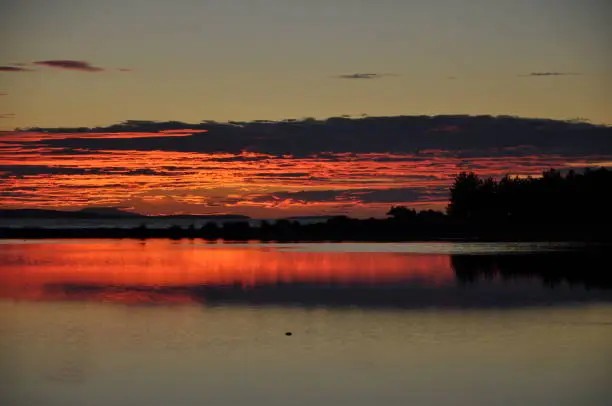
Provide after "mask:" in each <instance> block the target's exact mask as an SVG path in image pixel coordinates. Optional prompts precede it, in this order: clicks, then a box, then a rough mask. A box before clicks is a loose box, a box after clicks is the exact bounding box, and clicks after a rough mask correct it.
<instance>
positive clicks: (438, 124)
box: [22, 115, 612, 172]
mask: <svg viewBox="0 0 612 406" xmlns="http://www.w3.org/2000/svg"><path fill="white" fill-rule="evenodd" d="M451 127H452V128H455V129H456V130H457V131H436V129H438V130H439V129H440V128H451ZM180 128H192V129H206V130H208V132H206V133H194V134H192V135H189V136H184V137H171V136H164V135H162V134H160V135H156V136H151V137H143V138H125V137H124V138H95V139H94V138H85V137H83V138H79V134H88V133H90V132H96V133H101V132H103V133H126V132H146V133H159V132H160V131H164V130H170V129H180ZM30 130H31V131H37V132H43V131H44V132H47V133H66V134H69V135H70V137H68V138H66V139H53V140H46V141H39V142H27V140H26V142H24V143H23V144H22V145H29V144H30V145H32V144H36V145H45V146H50V147H60V148H71V149H90V150H91V149H93V150H122V151H125V150H142V151H156V150H157V151H175V152H199V153H219V152H223V153H231V154H240V153H241V152H243V151H247V152H252V153H257V154H261V155H236V156H233V157H223V156H221V157H217V158H216V159H215V161H216V162H225V161H228V162H232V161H245V162H256V161H262V162H264V161H266V160H268V159H269V156H270V155H274V156H276V157H283V156H287V157H307V156H312V155H315V154H316V155H318V156H321V157H323V156H322V155H321V154H324V153H327V154H328V155H327V158H325V159H329V160H335V159H336V158H337V157H336V155H337V154H344V155H346V154H364V153H376V154H379V155H378V156H373V157H372V159H379V160H381V161H385V160H394V159H400V158H401V157H400V158H396V157H394V155H393V154H413V155H414V156H417V157H419V158H423V159H425V158H427V157H432V156H440V155H444V154H446V155H449V154H450V155H453V154H455V155H456V154H467V155H464V156H499V155H501V156H505V155H519V156H525V155H534V154H535V155H537V154H546V153H549V154H561V155H567V156H575V155H586V154H612V127H610V126H603V125H593V124H589V123H585V122H579V121H559V120H550V119H536V118H520V117H512V116H466V115H453V116H450V115H446V116H395V117H363V118H345V117H332V118H328V119H324V120H302V121H297V120H296V121H291V122H289V121H278V122H269V121H266V122H260V121H253V122H240V123H217V122H210V121H208V122H202V123H200V124H188V123H180V122H155V121H142V120H139V121H136V120H132V121H127V122H124V123H121V124H115V125H111V126H108V127H96V128H78V129H74V128H38V127H37V128H31V129H30ZM323 158H324V157H323ZM292 172H293V171H292Z"/></svg>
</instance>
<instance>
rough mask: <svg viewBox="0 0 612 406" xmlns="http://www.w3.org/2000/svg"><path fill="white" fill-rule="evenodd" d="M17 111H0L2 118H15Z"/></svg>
mask: <svg viewBox="0 0 612 406" xmlns="http://www.w3.org/2000/svg"><path fill="white" fill-rule="evenodd" d="M14 117H15V113H0V119H5V118H14Z"/></svg>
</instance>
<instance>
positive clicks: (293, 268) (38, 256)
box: [0, 240, 454, 302]
mask: <svg viewBox="0 0 612 406" xmlns="http://www.w3.org/2000/svg"><path fill="white" fill-rule="evenodd" d="M0 263H1V264H2V270H1V271H0V297H1V298H9V299H22V300H23V299H31V300H47V299H49V300H52V299H58V298H61V297H58V293H57V290H54V289H53V288H54V287H57V286H60V287H61V286H89V287H94V288H95V287H99V288H101V289H102V290H104V289H105V288H108V287H113V288H119V289H121V288H124V290H119V291H110V293H109V291H108V290H107V291H106V292H104V293H103V294H101V293H100V291H98V292H95V290H93V291H92V292H91V293H90V294H89V295H88V297H87V298H86V299H88V300H104V301H118V302H146V301H178V302H181V301H185V300H187V298H185V297H181V296H180V295H178V296H174V297H172V296H170V297H167V296H166V297H164V298H160V297H152V296H151V295H155V292H154V291H153V293H151V292H152V290H151V289H155V288H165V287H169V288H175V287H186V288H189V287H193V286H201V285H207V286H219V287H221V286H236V285H238V286H242V287H243V288H245V289H247V288H249V287H253V286H261V285H276V284H280V283H283V284H285V283H314V284H338V285H350V284H366V285H375V284H392V283H400V282H414V283H418V284H419V285H435V286H439V285H445V284H448V283H451V282H452V281H453V280H454V273H453V270H452V267H451V262H450V256H448V255H429V254H428V255H422V254H401V253H371V252H302V251H293V250H285V249H283V248H277V247H270V246H266V245H258V244H253V245H250V246H232V245H213V244H203V243H202V244H200V243H190V242H172V241H168V240H157V241H155V240H154V241H148V242H138V241H129V240H125V241H112V240H108V241H83V242H75V241H72V242H56V243H19V242H16V243H8V244H2V245H0ZM125 289H128V290H132V292H131V293H126V292H125ZM81 294H82V293H81ZM60 296H61V295H60Z"/></svg>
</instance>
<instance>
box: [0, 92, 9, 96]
mask: <svg viewBox="0 0 612 406" xmlns="http://www.w3.org/2000/svg"><path fill="white" fill-rule="evenodd" d="M0 96H8V93H6V92H0Z"/></svg>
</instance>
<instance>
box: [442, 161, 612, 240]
mask: <svg viewBox="0 0 612 406" xmlns="http://www.w3.org/2000/svg"><path fill="white" fill-rule="evenodd" d="M447 213H448V215H449V217H450V219H451V220H452V221H454V222H455V223H456V224H459V225H468V226H479V227H483V226H485V227H501V228H504V229H506V228H508V227H509V226H512V227H513V228H516V227H522V228H524V227H533V226H543V225H546V226H561V227H571V226H577V225H589V226H597V225H602V224H608V225H609V224H610V223H612V171H610V170H608V169H606V168H599V169H596V170H591V169H586V170H585V171H584V172H583V173H576V172H574V171H569V172H568V173H567V174H566V175H565V176H563V175H562V174H561V173H560V172H559V171H557V170H554V169H551V170H549V171H546V172H544V173H543V174H542V177H538V178H532V177H528V178H521V177H510V176H505V177H503V178H502V179H500V180H499V181H496V180H494V179H492V178H487V179H481V178H479V177H478V176H477V175H476V174H474V173H472V172H470V173H467V172H463V173H460V174H459V175H458V176H457V177H456V178H455V182H454V184H453V186H452V187H451V189H450V204H449V205H448V208H447Z"/></svg>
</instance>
